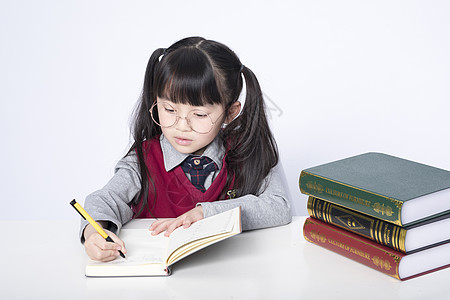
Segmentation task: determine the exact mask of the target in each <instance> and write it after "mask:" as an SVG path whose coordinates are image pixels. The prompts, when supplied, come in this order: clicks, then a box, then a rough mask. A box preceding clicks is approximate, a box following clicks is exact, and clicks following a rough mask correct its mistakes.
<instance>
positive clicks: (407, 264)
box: [303, 217, 450, 280]
mask: <svg viewBox="0 0 450 300" xmlns="http://www.w3.org/2000/svg"><path fill="white" fill-rule="evenodd" d="M303 235H304V237H305V239H306V240H307V241H309V242H311V243H313V244H316V245H319V246H321V247H324V248H326V249H328V250H331V251H333V252H336V253H338V254H341V255H343V256H345V257H347V258H350V259H353V260H355V261H357V262H359V263H362V264H364V265H366V266H368V267H371V268H373V269H375V270H378V271H380V272H383V273H385V274H387V275H390V276H392V277H394V278H397V279H400V280H407V279H411V278H414V277H418V276H421V275H424V274H427V273H431V272H434V271H438V270H441V269H445V268H448V267H450V255H449V254H450V242H449V243H445V244H442V245H438V246H435V247H432V248H428V249H424V250H421V251H418V252H415V253H411V254H405V253H402V252H399V251H396V250H394V249H391V248H389V247H386V246H384V245H381V244H378V243H376V242H374V241H372V240H370V239H367V238H365V237H362V236H360V235H357V234H355V233H352V232H349V231H346V230H344V229H342V228H339V227H336V226H334V225H331V224H327V223H325V222H322V221H319V220H317V219H314V218H311V217H309V218H307V219H306V221H305V224H304V225H303Z"/></svg>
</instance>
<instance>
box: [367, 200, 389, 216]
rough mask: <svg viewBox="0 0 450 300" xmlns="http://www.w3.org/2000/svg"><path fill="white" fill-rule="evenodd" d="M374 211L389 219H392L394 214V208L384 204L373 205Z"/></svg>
mask: <svg viewBox="0 0 450 300" xmlns="http://www.w3.org/2000/svg"><path fill="white" fill-rule="evenodd" d="M372 208H373V210H374V211H375V212H376V213H379V214H381V215H383V216H384V215H386V216H389V217H392V215H393V214H394V212H393V210H392V207H390V206H387V205H384V204H380V203H379V202H376V203H374V204H373V205H372Z"/></svg>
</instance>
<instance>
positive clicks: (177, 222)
mask: <svg viewBox="0 0 450 300" xmlns="http://www.w3.org/2000/svg"><path fill="white" fill-rule="evenodd" d="M184 219H185V218H184V217H183V218H181V217H180V218H177V219H175V220H174V221H173V222H172V223H171V224H170V225H169V226H168V227H167V230H166V233H165V234H164V235H165V236H170V235H171V234H172V232H173V231H174V230H175V229H177V228H178V227H180V226H182V225H183V223H184Z"/></svg>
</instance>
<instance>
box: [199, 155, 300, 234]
mask: <svg viewBox="0 0 450 300" xmlns="http://www.w3.org/2000/svg"><path fill="white" fill-rule="evenodd" d="M263 187H265V188H264V189H263V190H262V193H261V194H260V195H259V196H255V195H245V196H242V197H238V198H235V199H228V200H222V201H214V202H202V203H199V204H198V205H201V206H202V207H203V214H204V217H205V218H206V217H209V216H212V215H215V214H218V213H221V212H224V211H226V210H229V209H232V208H235V207H237V206H240V207H241V213H242V230H252V229H259V228H267V227H273V226H279V225H285V224H288V223H290V222H291V220H292V216H291V204H290V201H289V197H288V194H287V192H286V191H287V188H286V186H285V176H284V172H283V168H282V166H281V164H280V163H279V164H278V165H277V166H275V167H274V168H273V169H272V170H271V171H270V173H269V175H267V177H266V178H265V185H264V184H263Z"/></svg>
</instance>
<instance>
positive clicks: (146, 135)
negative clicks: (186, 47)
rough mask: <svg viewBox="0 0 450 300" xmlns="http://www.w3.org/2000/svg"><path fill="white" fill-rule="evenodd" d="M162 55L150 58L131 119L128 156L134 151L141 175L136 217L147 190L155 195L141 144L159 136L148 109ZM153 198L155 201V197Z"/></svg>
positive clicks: (143, 203)
mask: <svg viewBox="0 0 450 300" xmlns="http://www.w3.org/2000/svg"><path fill="white" fill-rule="evenodd" d="M164 53H165V50H164V49H163V48H160V49H157V50H155V51H154V52H153V54H152V55H151V56H150V59H149V60H148V63H147V68H146V71H145V77H144V87H143V89H142V93H141V96H140V99H139V101H138V105H137V106H136V108H135V110H134V112H133V117H132V130H131V131H132V134H133V139H134V143H133V145H132V146H131V148H130V150H129V151H128V154H129V153H130V152H132V151H136V154H137V158H138V163H139V170H140V175H141V176H140V182H141V191H140V193H139V195H138V197H137V198H136V199H135V203H133V205H136V206H138V207H139V212H138V213H137V214H136V215H140V214H141V213H142V212H143V211H144V209H145V208H146V207H147V206H148V203H147V198H148V194H149V190H150V189H151V190H152V193H153V195H156V188H155V184H154V182H153V180H152V178H151V175H150V173H149V171H148V169H147V166H146V165H145V160H144V151H143V148H142V143H143V142H144V141H145V140H150V139H152V138H154V137H155V136H157V135H159V134H161V129H160V128H159V126H157V125H156V124H154V122H153V120H152V119H151V116H150V112H149V109H150V108H151V106H152V104H153V102H154V101H155V99H156V95H154V94H153V83H154V75H155V72H156V70H157V68H158V65H159V62H160V58H161V55H163V54H164ZM149 179H150V181H151V183H152V184H151V186H149ZM153 198H154V199H156V197H153Z"/></svg>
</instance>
